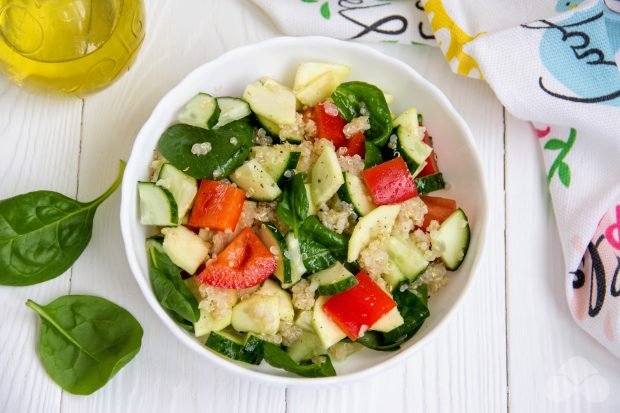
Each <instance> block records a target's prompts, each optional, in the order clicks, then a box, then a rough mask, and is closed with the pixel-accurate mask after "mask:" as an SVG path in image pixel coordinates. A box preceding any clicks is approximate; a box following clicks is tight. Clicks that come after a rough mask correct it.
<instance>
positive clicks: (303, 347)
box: [286, 331, 327, 363]
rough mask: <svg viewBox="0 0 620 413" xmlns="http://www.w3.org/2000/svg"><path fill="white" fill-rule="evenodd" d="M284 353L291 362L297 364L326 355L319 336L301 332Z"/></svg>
mask: <svg viewBox="0 0 620 413" xmlns="http://www.w3.org/2000/svg"><path fill="white" fill-rule="evenodd" d="M286 352H287V353H288V355H289V356H291V358H292V359H293V360H295V361H296V362H297V363H299V362H300V361H302V360H309V359H311V358H312V357H314V356H320V355H321V354H325V353H327V349H326V348H325V347H323V343H322V342H321V339H320V338H319V336H317V335H316V334H315V333H314V332H311V331H303V332H302V333H301V336H300V337H299V338H298V339H297V340H296V341H295V342H294V343H293V344H291V345H290V346H288V347H287V348H286Z"/></svg>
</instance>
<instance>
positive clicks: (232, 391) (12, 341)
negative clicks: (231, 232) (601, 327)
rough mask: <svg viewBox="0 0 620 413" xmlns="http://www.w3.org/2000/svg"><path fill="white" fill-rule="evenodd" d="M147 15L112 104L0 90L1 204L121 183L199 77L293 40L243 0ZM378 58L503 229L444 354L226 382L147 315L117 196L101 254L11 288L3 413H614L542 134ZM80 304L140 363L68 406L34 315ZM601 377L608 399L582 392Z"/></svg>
mask: <svg viewBox="0 0 620 413" xmlns="http://www.w3.org/2000/svg"><path fill="white" fill-rule="evenodd" d="M146 5H147V9H148V15H147V37H146V41H145V44H144V46H143V48H142V51H141V53H140V55H139V57H138V60H137V62H136V63H135V65H134V66H133V68H132V69H131V70H130V71H129V72H128V73H127V74H126V75H124V76H123V77H122V78H121V79H120V81H118V82H117V83H116V84H114V85H113V86H112V87H110V88H108V89H107V90H105V91H103V92H101V93H98V94H96V95H93V96H89V97H87V98H86V99H77V98H74V99H64V100H58V99H54V98H49V97H42V96H35V95H33V94H30V93H28V92H25V91H23V90H20V89H18V88H17V87H15V86H13V85H11V84H9V83H8V82H6V81H5V80H1V79H0V198H7V197H10V196H13V195H16V194H19V193H23V192H28V191H31V190H36V189H52V190H56V191H60V192H63V193H65V194H67V195H71V196H77V197H78V198H79V199H82V200H89V199H92V198H93V197H95V196H97V195H98V194H100V193H101V192H102V191H103V189H104V188H106V187H107V185H108V184H109V183H110V182H111V181H112V179H113V177H114V176H115V174H116V167H117V161H118V160H119V159H127V157H128V155H129V151H130V149H131V145H132V143H133V139H134V137H135V136H136V133H137V132H138V130H139V128H140V126H141V125H142V123H143V122H144V121H145V120H146V119H147V117H148V116H149V114H150V112H151V110H152V109H153V107H154V105H155V104H156V103H157V102H158V101H159V99H160V98H161V97H162V96H163V95H164V94H165V93H166V92H167V91H168V90H169V89H170V88H171V87H173V86H174V85H175V84H176V83H177V82H178V81H180V80H181V79H182V78H183V77H184V76H185V75H186V74H187V73H188V72H189V71H190V70H192V69H193V68H195V67H196V66H198V65H200V64H202V63H204V62H207V61H209V60H211V59H213V58H215V57H217V56H218V55H219V54H221V53H222V52H225V51H227V50H230V49H232V48H235V47H237V46H241V45H244V44H248V43H254V42H257V41H260V40H263V39H267V38H270V37H274V36H277V35H279V34H280V33H278V31H277V30H276V28H275V27H274V26H273V24H272V23H271V21H270V20H269V19H268V17H267V16H265V15H264V14H263V12H262V11H261V10H259V9H257V8H256V7H255V6H254V5H253V4H252V3H250V2H249V1H248V0H229V1H214V0H212V1H204V0H184V1H183V2H177V1H168V0H150V1H146ZM374 47H376V48H377V49H379V50H380V51H382V52H384V53H386V54H388V55H391V56H394V57H397V58H399V59H402V60H404V61H405V62H407V63H409V64H410V65H411V66H413V67H414V68H415V69H416V70H417V71H418V72H420V73H421V74H422V75H423V76H425V77H426V78H428V79H429V80H430V81H431V82H433V83H435V84H436V85H437V86H439V88H440V89H441V90H442V91H443V92H444V93H445V94H446V95H447V96H448V98H449V99H450V100H451V101H452V103H453V104H454V106H455V107H456V109H457V110H458V111H459V112H460V113H461V115H462V116H463V118H464V119H465V121H466V122H467V123H468V124H469V126H470V128H471V130H472V132H473V135H474V137H475V139H476V142H477V144H478V147H479V150H480V153H481V156H482V159H483V161H484V166H485V170H486V173H487V178H488V187H489V190H490V196H491V217H490V223H491V230H490V237H489V239H488V240H487V248H486V253H485V255H484V257H483V261H482V265H481V270H480V274H479V276H478V277H477V281H476V283H475V285H474V287H473V289H472V290H471V292H470V294H469V295H468V296H467V299H466V300H465V302H464V304H463V305H462V307H461V308H460V310H459V311H458V314H457V315H456V316H455V317H454V318H453V319H452V320H451V322H450V323H449V325H448V326H447V327H446V328H445V329H444V330H443V331H442V332H441V333H440V334H438V335H437V337H436V338H435V339H434V340H433V341H432V342H431V343H429V344H428V345H427V346H426V347H425V348H423V349H422V350H421V351H419V352H418V353H416V354H415V355H414V356H413V357H411V358H410V359H409V360H408V361H407V362H406V363H404V364H403V365H402V366H399V367H396V368H394V369H392V370H388V371H386V372H384V373H382V374H379V375H377V376H375V377H372V378H370V379H367V380H364V381H360V382H355V383H351V384H347V385H342V386H333V387H330V388H320V389H312V388H291V387H289V388H284V387H273V386H268V385H263V384H258V383H254V382H250V381H247V380H245V379H241V378H238V377H235V376H233V375H231V374H229V373H228V372H226V371H224V370H221V369H219V368H216V367H214V366H213V365H211V364H209V363H208V362H206V361H205V360H204V359H203V358H201V357H200V356H199V355H197V354H195V353H194V352H191V351H189V350H187V349H186V348H184V347H182V346H181V344H180V343H179V342H177V340H176V339H175V338H174V337H172V336H171V335H170V334H169V333H168V331H167V329H166V328H165V327H164V326H163V324H162V323H161V322H160V321H159V320H158V319H157V317H156V316H155V315H154V313H153V312H152V311H151V310H150V308H149V307H148V305H147V303H146V301H145V300H144V299H143V297H142V295H141V293H140V291H139V289H138V286H137V285H136V283H135V282H134V280H133V277H132V275H131V273H130V271H129V267H128V265H127V262H126V260H125V256H124V251H123V244H122V240H121V235H120V230H119V216H118V215H119V198H120V197H119V194H118V193H116V194H115V195H114V196H112V197H111V198H110V199H109V200H108V201H107V202H106V203H105V204H103V206H102V207H101V208H100V210H99V212H98V214H97V217H96V220H95V228H94V234H93V239H92V241H91V243H90V245H89V247H88V248H87V250H86V251H85V253H84V254H83V255H82V257H81V258H80V259H79V260H78V261H77V262H76V264H75V265H74V266H73V268H72V269H71V270H69V271H68V272H67V273H66V274H64V275H62V276H61V277H58V278H56V279H55V280H52V281H49V282H47V283H44V284H41V285H37V286H32V287H21V288H7V287H0V314H1V318H0V411H1V412H6V413H18V412H62V413H69V412H92V413H95V412H101V413H112V412H171V411H177V412H201V413H204V412H223V411H227V412H237V411H239V412H246V411H247V412H322V413H323V412H362V411H384V412H390V413H396V412H413V411H419V412H475V413H478V412H502V411H508V410H510V411H513V412H605V411H609V412H611V411H618V409H619V407H618V406H620V392H617V391H615V389H617V388H618V387H619V386H620V373H619V369H618V367H619V366H620V363H619V362H618V360H617V359H615V358H613V357H612V356H611V355H610V354H609V353H607V352H606V350H604V349H603V348H602V347H600V346H599V345H598V344H597V343H596V342H595V341H594V340H593V339H591V338H590V337H589V336H588V335H586V334H585V333H584V332H583V331H581V330H580V328H579V327H578V326H577V325H576V324H574V323H573V321H572V319H571V317H570V314H569V312H568V308H567V306H566V303H565V298H564V279H563V277H564V275H563V262H562V255H561V251H560V245H559V240H558V237H557V233H556V229H555V222H554V217H553V212H552V209H551V205H550V199H549V196H548V193H547V190H546V183H545V173H544V171H543V167H542V160H541V156H540V154H539V151H538V147H537V145H538V144H537V142H536V141H535V140H534V139H533V138H532V134H531V131H530V129H529V128H530V127H529V125H528V124H527V123H526V122H523V121H520V120H518V119H516V118H514V117H512V116H511V115H510V114H509V113H506V111H505V110H504V109H503V107H502V105H501V104H500V102H499V101H498V100H497V98H496V97H495V96H494V94H493V93H492V91H491V90H490V89H489V88H488V87H487V86H486V85H485V84H484V83H483V82H480V81H475V80H469V79H464V78H461V77H457V76H454V75H452V74H451V73H450V71H449V69H448V66H447V64H446V63H445V62H444V60H443V57H442V56H441V55H440V53H439V51H438V50H436V49H433V48H427V47H412V46H398V45H393V44H381V45H376V46H374ZM67 293H88V294H95V295H100V296H103V297H107V298H109V299H111V300H113V301H115V302H116V303H118V304H120V305H122V306H124V307H126V308H127V309H128V310H129V311H131V312H132V313H133V314H134V315H135V316H136V317H137V318H138V320H139V321H140V322H141V324H142V326H143V327H144V330H145V334H144V340H143V345H142V350H141V351H140V353H139V354H138V356H137V357H136V359H135V360H134V361H132V362H131V364H129V365H128V366H127V367H126V368H124V369H123V370H122V371H121V372H120V373H119V374H118V375H117V376H116V377H115V378H114V379H113V380H112V381H111V382H110V383H108V385H107V386H106V387H104V388H103V389H101V390H100V391H98V392H97V393H95V394H94V395H91V396H88V397H77V396H73V395H70V394H68V393H65V392H63V391H62V390H61V389H60V388H59V387H58V386H56V385H55V384H54V383H53V382H52V381H51V380H50V379H49V378H48V377H47V375H46V373H45V371H44V370H43V368H42V366H41V363H40V361H39V359H38V356H37V354H36V347H35V346H36V340H37V334H38V320H37V317H36V316H35V314H34V313H33V312H32V311H30V310H29V309H28V308H26V306H25V305H24V302H25V301H26V299H28V298H32V299H34V300H36V301H38V302H41V303H47V302H49V301H51V300H53V299H54V298H56V297H58V296H60V295H64V294H67ZM597 374H598V375H600V376H601V377H599V379H600V378H602V383H603V386H602V387H601V386H599V387H598V393H597V392H595V391H593V389H592V388H591V387H588V383H587V380H588V377H590V378H591V377H592V375H597ZM562 380H564V381H562ZM567 380H568V381H567ZM584 380H585V381H584ZM571 382H572V383H574V386H573V387H571V386H570V383H571ZM600 382H601V381H600V380H599V383H600ZM554 383H556V384H557V383H569V387H568V390H570V391H572V392H569V393H567V394H565V395H566V396H567V397H566V398H564V399H563V398H562V397H560V396H561V395H562V394H564V393H559V392H558V391H557V389H556V390H554V389H555V388H554V387H553V384H554ZM605 384H607V385H608V386H609V389H608V390H609V391H607V392H605V386H604V385H605ZM601 394H602V396H601ZM601 399H602V401H601Z"/></svg>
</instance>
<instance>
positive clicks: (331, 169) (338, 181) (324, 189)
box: [311, 146, 344, 205]
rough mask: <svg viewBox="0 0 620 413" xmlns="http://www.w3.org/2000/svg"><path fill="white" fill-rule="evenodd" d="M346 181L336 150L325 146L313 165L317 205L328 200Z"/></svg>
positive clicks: (313, 191)
mask: <svg viewBox="0 0 620 413" xmlns="http://www.w3.org/2000/svg"><path fill="white" fill-rule="evenodd" d="M343 183H344V178H343V177H342V169H340V163H339V162H338V156H337V155H336V151H335V150H334V149H333V148H332V147H330V146H325V148H323V151H322V152H321V155H319V158H318V159H317V160H316V163H315V164H314V166H313V167H312V177H311V184H312V186H311V190H312V199H313V201H314V203H315V204H316V205H321V204H323V203H325V202H327V201H328V200H329V199H330V198H331V197H332V196H334V194H335V193H336V192H337V191H338V189H339V188H340V186H341V185H342V184H343Z"/></svg>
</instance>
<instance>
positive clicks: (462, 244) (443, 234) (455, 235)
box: [431, 208, 469, 271]
mask: <svg viewBox="0 0 620 413" xmlns="http://www.w3.org/2000/svg"><path fill="white" fill-rule="evenodd" d="M431 242H439V243H442V244H443V246H444V251H443V254H441V256H440V258H441V260H442V261H443V263H444V264H445V265H446V268H447V269H449V270H450V271H456V270H457V269H458V268H459V267H460V266H461V263H462V262H463V260H464V259H465V255H467V249H468V248H469V222H468V220H467V215H465V212H463V210H462V209H461V208H459V209H457V210H456V211H454V212H453V213H452V214H451V215H450V216H449V217H448V218H447V219H446V220H445V221H444V222H442V223H441V226H440V227H439V230H437V234H436V235H435V236H433V235H431Z"/></svg>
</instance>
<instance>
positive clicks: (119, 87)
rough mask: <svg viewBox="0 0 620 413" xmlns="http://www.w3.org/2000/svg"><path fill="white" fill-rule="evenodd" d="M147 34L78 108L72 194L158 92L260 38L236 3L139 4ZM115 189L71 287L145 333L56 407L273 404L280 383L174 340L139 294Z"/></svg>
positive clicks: (260, 408) (126, 143) (122, 155)
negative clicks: (94, 387) (251, 377)
mask: <svg viewBox="0 0 620 413" xmlns="http://www.w3.org/2000/svg"><path fill="white" fill-rule="evenodd" d="M146 6H147V10H148V15H147V22H146V27H147V36H146V40H145V44H144V46H143V49H142V51H141V53H140V55H139V57H138V59H137V61H136V63H135V65H134V67H133V68H132V69H131V70H130V71H129V72H128V73H127V74H125V75H124V76H123V77H122V78H121V79H120V80H119V82H117V83H116V84H114V85H113V86H112V87H110V88H109V89H107V90H105V91H103V92H101V93H99V94H97V95H94V96H91V97H88V98H87V99H86V103H85V108H84V126H83V131H84V132H83V134H84V135H83V136H84V137H83V143H82V152H81V153H82V156H81V161H80V162H81V168H80V177H79V178H80V185H79V188H80V189H79V191H80V196H81V197H84V198H91V197H94V196H97V195H98V194H99V193H100V192H101V191H102V190H103V188H105V187H106V186H107V185H108V184H109V182H110V181H111V180H112V179H113V177H114V175H115V173H116V168H117V164H118V160H119V159H127V157H128V155H129V152H130V150H131V146H132V144H133V139H134V138H135V136H136V134H137V132H138V130H139V129H140V127H141V126H142V124H143V123H144V122H145V121H146V119H147V118H148V116H149V115H150V112H151V111H152V109H153V107H154V106H155V105H156V104H157V102H158V101H159V100H160V99H161V97H162V96H163V95H164V94H165V93H166V92H167V91H168V90H169V89H171V88H172V87H173V86H175V85H176V84H177V83H178V82H179V81H180V80H181V79H182V78H183V77H184V76H185V75H186V74H187V73H188V72H189V71H191V70H192V69H194V68H195V67H196V66H198V65H200V64H202V63H204V62H206V61H208V60H210V59H212V58H215V57H216V56H218V55H219V54H221V53H222V52H224V51H226V50H228V49H229V48H232V47H236V46H238V45H241V44H244V43H248V42H251V41H255V40H258V39H260V38H261V37H267V36H269V34H270V32H269V31H268V30H267V29H266V28H263V27H262V26H260V25H259V24H257V23H256V22H255V21H254V20H253V16H251V15H248V14H247V12H246V11H245V10H244V4H242V3H240V2H226V3H224V2H221V3H220V2H204V1H200V0H194V1H185V2H183V5H182V6H179V5H178V4H176V3H174V2H169V1H166V0H152V1H147V2H146ZM119 201H120V194H119V193H116V194H114V195H113V196H112V197H111V198H110V199H109V200H108V201H107V202H106V203H105V204H104V205H102V206H101V208H100V210H99V212H98V214H97V217H96V219H95V229H94V234H93V240H92V243H91V246H90V248H89V249H88V250H87V251H86V252H85V253H84V255H83V257H82V259H81V260H80V262H79V263H78V264H76V266H75V268H74V273H73V278H72V285H71V290H72V292H73V293H90V294H96V295H101V296H104V297H106V298H108V299H110V300H112V301H114V302H116V303H118V304H119V305H122V306H123V307H125V308H127V309H128V310H129V311H130V312H131V313H132V314H134V315H135V316H136V318H137V319H138V320H139V321H140V323H141V324H142V326H143V328H144V331H145V335H144V339H143V344H142V349H141V351H140V353H139V354H138V356H137V358H136V359H135V360H134V361H133V362H132V363H131V364H129V365H128V366H127V367H126V368H124V369H123V370H122V371H121V372H120V373H119V374H118V376H117V377H115V378H114V379H113V380H112V381H111V382H110V383H109V384H108V385H107V386H106V387H105V388H103V389H101V390H100V391H98V392H97V393H95V394H94V395H92V396H90V397H87V398H83V397H74V396H71V395H68V394H64V395H63V401H62V408H61V412H84V411H88V412H93V413H95V412H102V413H103V412H105V413H108V412H121V411H132V412H142V411H144V412H148V411H173V410H174V411H183V412H203V411H226V410H230V411H257V412H282V411H284V409H285V404H284V397H285V394H284V389H283V388H282V387H273V386H268V385H262V384H257V383H254V382H250V381H248V380H243V379H241V378H239V377H236V376H233V375H231V374H230V373H228V372H225V371H223V370H220V369H218V368H216V367H214V366H213V365H212V364H210V363H209V362H207V361H206V360H205V359H204V358H202V357H201V356H200V355H198V354H195V353H194V352H192V351H191V350H189V349H188V348H186V347H185V346H184V345H182V344H181V343H180V342H178V340H176V338H174V337H173V336H172V335H171V334H170V333H169V331H168V329H167V328H166V327H165V326H164V325H163V323H162V322H161V321H160V320H159V319H158V318H157V317H156V315H155V314H154V312H153V311H152V310H151V308H150V307H149V306H148V305H147V303H146V301H145V300H144V298H143V296H142V294H141V292H140V290H139V288H138V286H137V284H136V283H135V281H134V279H133V276H132V275H131V272H130V270H129V267H128V265H127V262H126V260H125V253H124V248H123V242H122V239H121V234H120V228H119V224H118V222H119Z"/></svg>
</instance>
